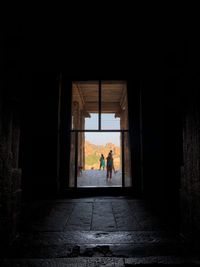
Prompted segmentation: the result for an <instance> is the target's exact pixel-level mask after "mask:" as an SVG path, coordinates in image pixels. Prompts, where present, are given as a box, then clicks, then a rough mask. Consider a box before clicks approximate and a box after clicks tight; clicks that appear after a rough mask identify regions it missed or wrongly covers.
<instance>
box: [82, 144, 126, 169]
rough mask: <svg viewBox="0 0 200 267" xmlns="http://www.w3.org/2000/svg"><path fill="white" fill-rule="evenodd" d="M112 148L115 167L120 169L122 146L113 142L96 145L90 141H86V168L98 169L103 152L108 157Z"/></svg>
mask: <svg viewBox="0 0 200 267" xmlns="http://www.w3.org/2000/svg"><path fill="white" fill-rule="evenodd" d="M110 150H112V151H113V158H114V166H115V169H120V154H121V153H120V147H118V146H116V145H114V144H112V143H107V144H106V145H105V146H103V145H95V144H92V143H90V142H88V141H85V169H86V170H88V169H91V168H94V169H98V168H99V158H100V156H101V154H103V155H104V157H105V159H106V157H107V155H108V153H109V152H110Z"/></svg>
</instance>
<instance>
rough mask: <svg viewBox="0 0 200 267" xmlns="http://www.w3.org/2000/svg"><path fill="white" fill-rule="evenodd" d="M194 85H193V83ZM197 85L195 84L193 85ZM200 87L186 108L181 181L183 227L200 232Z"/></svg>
mask: <svg viewBox="0 0 200 267" xmlns="http://www.w3.org/2000/svg"><path fill="white" fill-rule="evenodd" d="M191 86H192V85H191ZM194 86H195V85H194V84H193V87H194ZM198 90H199V89H198V88H191V91H190V97H189V96H188V99H187V102H186V103H187V104H186V106H185V110H184V114H185V117H184V124H183V153H184V160H183V161H184V162H183V167H182V181H181V209H182V211H181V212H182V227H183V231H184V232H187V233H189V234H190V233H192V232H193V233H195V232H196V233H195V234H197V232H198V233H200V224H199V221H200V116H199V115H200V108H199V103H198V101H199V93H198Z"/></svg>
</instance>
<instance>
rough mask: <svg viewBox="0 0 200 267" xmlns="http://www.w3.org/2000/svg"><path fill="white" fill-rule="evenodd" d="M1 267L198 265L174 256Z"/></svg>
mask: <svg viewBox="0 0 200 267" xmlns="http://www.w3.org/2000/svg"><path fill="white" fill-rule="evenodd" d="M0 264H1V266H2V267H11V266H12V267H13V266H17V267H27V266H32V267H41V266H42V267H64V266H68V267H75V266H76V267H96V266H104V267H105V266H107V267H111V266H113V267H126V266H127V267H128V266H137V265H139V266H141V264H148V265H154V264H156V265H162V266H163V265H165V264H166V265H169V264H173V265H181V264H184V265H185V264H187V265H188V266H190V265H199V264H200V260H199V259H194V258H193V259H192V258H185V259H184V258H179V257H175V256H158V257H155V256H149V257H134V258H133V257H132V258H120V257H119V258H114V257H91V258H86V257H78V258H53V259H4V260H2V261H0Z"/></svg>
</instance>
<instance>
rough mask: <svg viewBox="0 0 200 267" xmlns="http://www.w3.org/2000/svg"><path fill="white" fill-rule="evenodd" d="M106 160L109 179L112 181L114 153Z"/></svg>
mask: <svg viewBox="0 0 200 267" xmlns="http://www.w3.org/2000/svg"><path fill="white" fill-rule="evenodd" d="M106 159H107V164H106V168H107V179H108V178H110V179H112V170H113V157H112V153H109V154H108V156H107V158H106Z"/></svg>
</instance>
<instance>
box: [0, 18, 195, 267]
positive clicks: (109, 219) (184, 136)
mask: <svg viewBox="0 0 200 267" xmlns="http://www.w3.org/2000/svg"><path fill="white" fill-rule="evenodd" d="M25 26H26V25H20V24H19V25H18V24H17V23H16V24H15V25H12V26H11V27H9V26H8V27H6V29H5V32H4V36H3V42H4V50H3V63H4V66H3V67H4V69H3V87H2V89H1V91H0V248H1V258H0V263H1V264H2V266H29V265H30V266H131V264H152V263H157V264H173V263H177V264H187V263H193V264H200V258H199V255H200V253H199V252H200V251H199V237H200V164H199V158H200V116H199V115H200V103H199V100H200V99H199V86H200V76H199V64H198V62H199V61H198V55H199V50H198V49H197V47H198V46H197V45H194V44H193V42H192V39H188V37H187V36H186V34H183V35H181V34H180V35H179V36H178V35H176V37H174V36H171V35H169V36H166V35H165V36H164V37H163V38H162V37H161V36H160V35H159V38H158V36H157V35H155V36H153V34H152V33H148V32H147V33H146V34H144V35H143V37H142V38H138V39H137V38H136V36H135V35H134V34H133V35H134V38H135V39H134V38H133V39H134V41H133V42H130V40H129V42H128V41H127V42H126V41H125V40H123V42H122V41H121V42H119V43H117V44H116V42H115V41H114V40H113V39H112V38H111V37H110V35H109V34H108V38H107V42H106V45H105V43H104V42H102V43H101V41H99V38H98V37H99V36H98V35H97V36H96V39H97V40H98V42H100V43H99V47H101V49H102V50H101V51H102V54H100V53H97V51H99V49H96V48H97V47H96V46H95V44H94V42H92V44H93V45H92V44H91V42H90V41H89V42H87V41H88V40H90V38H89V37H90V36H84V38H83V39H84V40H86V41H85V42H82V43H81V44H80V40H79V42H78V40H77V42H76V40H75V39H76V38H75V36H74V35H73V33H70V32H68V33H67V34H66V35H64V34H63V33H64V32H65V29H63V28H62V27H61V26H59V27H57V28H56V29H57V30H56V33H55V32H54V31H53V30H52V29H50V28H49V30H47V29H46V30H44V29H43V27H42V25H40V27H37V26H36V25H35V30H31V29H30V30H29V31H27V30H26V27H25ZM77 30H78V29H77ZM79 31H80V29H79V30H78V32H79ZM113 31H114V29H113ZM75 32H76V31H74V33H75ZM85 34H86V35H87V33H85ZM105 34H106V33H105ZM120 34H121V39H123V38H124V34H123V32H120V31H119V32H117V36H118V35H120ZM130 34H131V35H132V31H130V33H129V35H130ZM58 36H59V42H58ZM76 36H77V35H76ZM156 36H157V37H156ZM93 38H94V39H95V36H94V37H93ZM72 39H73V44H72V42H71V40H72ZM94 39H93V40H94ZM105 39H106V38H104V40H105ZM149 40H151V42H150V41H149ZM112 41H113V42H114V43H113V42H112ZM124 41H125V42H124ZM127 44H129V45H128V46H127ZM86 50H87V51H88V52H87V53H86ZM93 80H94V81H100V80H106V81H110V80H112V81H125V82H126V85H127V105H128V123H129V135H130V144H129V145H128V147H129V149H130V152H131V161H130V165H131V177H132V180H131V186H130V187H128V188H126V187H124V188H103V189H102V188H93V189H92V188H86V189H84V188H70V186H69V175H70V149H71V140H72V139H71V124H72V85H73V82H74V81H84V82H87V81H93ZM87 97H88V96H87ZM95 112H96V111H95ZM106 264H107V265H106Z"/></svg>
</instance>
